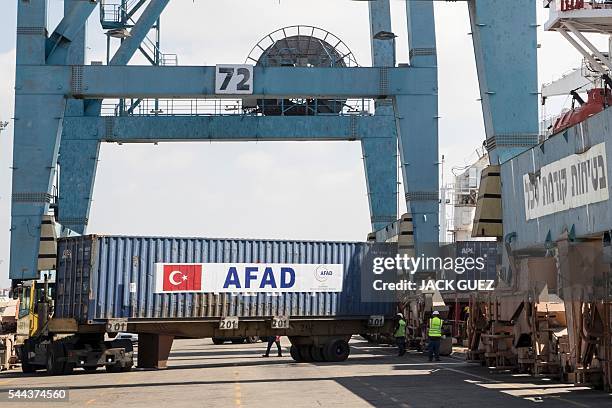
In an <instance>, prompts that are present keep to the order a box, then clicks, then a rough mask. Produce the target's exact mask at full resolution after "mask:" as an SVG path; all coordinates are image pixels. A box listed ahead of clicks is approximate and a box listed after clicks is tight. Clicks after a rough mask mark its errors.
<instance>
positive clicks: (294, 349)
mask: <svg viewBox="0 0 612 408" xmlns="http://www.w3.org/2000/svg"><path fill="white" fill-rule="evenodd" d="M289 354H291V358H292V359H293V360H294V361H295V362H296V363H303V362H304V359H303V358H302V354H301V353H300V349H299V347H298V346H294V345H293V344H292V345H291V347H290V348H289Z"/></svg>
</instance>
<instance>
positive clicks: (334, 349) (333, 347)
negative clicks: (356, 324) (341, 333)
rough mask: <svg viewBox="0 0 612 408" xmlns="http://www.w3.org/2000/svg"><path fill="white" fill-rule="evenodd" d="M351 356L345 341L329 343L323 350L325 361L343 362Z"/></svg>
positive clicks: (339, 340)
mask: <svg viewBox="0 0 612 408" xmlns="http://www.w3.org/2000/svg"><path fill="white" fill-rule="evenodd" d="M350 354H351V348H350V346H349V344H348V342H347V341H346V340H343V339H338V340H334V341H331V342H330V343H328V344H327V345H325V347H324V348H323V355H324V356H325V359H326V360H327V361H331V362H340V361H345V360H346V359H347V358H348V356H349V355H350Z"/></svg>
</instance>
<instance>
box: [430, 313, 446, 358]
mask: <svg viewBox="0 0 612 408" xmlns="http://www.w3.org/2000/svg"><path fill="white" fill-rule="evenodd" d="M442 323H443V321H442V319H440V312H438V311H437V310H434V312H433V313H432V317H431V319H429V326H428V330H427V336H428V337H429V361H433V358H434V357H435V358H436V361H440V339H441V338H442Z"/></svg>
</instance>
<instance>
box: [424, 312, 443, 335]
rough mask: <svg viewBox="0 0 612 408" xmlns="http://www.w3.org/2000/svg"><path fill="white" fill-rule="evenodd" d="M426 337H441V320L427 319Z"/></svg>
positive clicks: (436, 318)
mask: <svg viewBox="0 0 612 408" xmlns="http://www.w3.org/2000/svg"><path fill="white" fill-rule="evenodd" d="M427 335H428V336H429V337H442V319H440V318H439V317H432V318H431V319H429V331H428V332H427Z"/></svg>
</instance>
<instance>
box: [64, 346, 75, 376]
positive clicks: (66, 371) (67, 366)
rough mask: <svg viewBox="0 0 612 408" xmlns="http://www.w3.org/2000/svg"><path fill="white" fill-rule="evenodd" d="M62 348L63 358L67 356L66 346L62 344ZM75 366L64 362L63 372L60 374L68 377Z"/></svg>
mask: <svg viewBox="0 0 612 408" xmlns="http://www.w3.org/2000/svg"><path fill="white" fill-rule="evenodd" d="M62 346H63V347H64V356H67V355H68V351H69V349H68V347H69V346H68V345H67V344H65V343H63V344H62ZM75 366H76V364H75V363H69V362H68V361H65V362H64V372H63V373H62V374H64V375H70V374H72V372H73V371H74V368H75Z"/></svg>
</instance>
